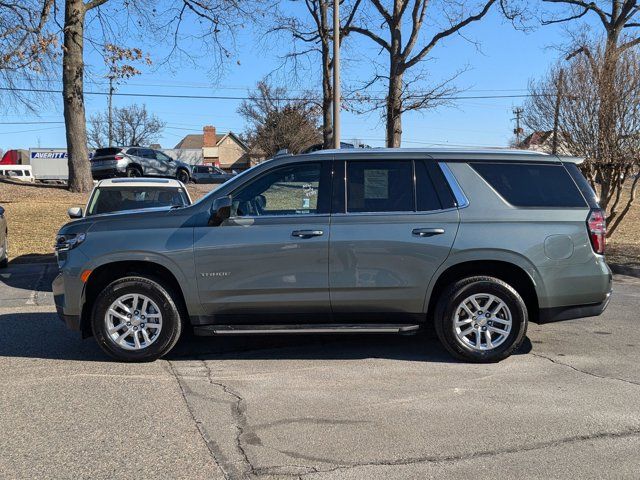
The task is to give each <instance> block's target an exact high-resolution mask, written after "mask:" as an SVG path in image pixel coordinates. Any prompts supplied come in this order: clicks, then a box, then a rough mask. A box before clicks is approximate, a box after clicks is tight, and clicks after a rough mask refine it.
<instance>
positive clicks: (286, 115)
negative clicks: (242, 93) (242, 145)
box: [238, 81, 322, 158]
mask: <svg viewBox="0 0 640 480" xmlns="http://www.w3.org/2000/svg"><path fill="white" fill-rule="evenodd" d="M249 97H250V99H249V100H245V101H243V102H242V104H241V105H240V108H239V109H238V113H239V114H240V115H242V116H243V117H244V118H245V120H246V121H247V122H248V123H249V129H248V130H247V132H246V134H245V137H246V140H247V141H248V143H249V145H250V146H251V148H253V149H255V150H258V151H261V152H263V153H264V154H265V155H266V156H267V158H270V157H272V156H273V155H275V154H276V153H277V152H278V150H281V149H284V148H286V149H287V150H289V152H291V153H300V152H301V151H302V150H304V149H305V148H307V147H310V146H311V145H314V144H316V143H318V142H320V141H322V134H321V132H320V129H319V128H318V120H319V111H318V108H317V107H315V106H314V105H312V104H309V102H306V101H302V100H300V101H298V100H284V99H286V98H287V91H286V89H285V88H284V87H272V86H270V85H269V84H267V83H266V82H264V81H261V82H259V83H258V85H257V89H256V91H254V92H251V93H250V94H249Z"/></svg>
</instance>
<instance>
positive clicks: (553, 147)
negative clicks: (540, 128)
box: [551, 68, 564, 155]
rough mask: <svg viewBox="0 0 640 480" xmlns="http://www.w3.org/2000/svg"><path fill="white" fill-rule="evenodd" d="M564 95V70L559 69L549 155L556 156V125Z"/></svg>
mask: <svg viewBox="0 0 640 480" xmlns="http://www.w3.org/2000/svg"><path fill="white" fill-rule="evenodd" d="M563 93H564V68H561V69H560V73H559V74H558V86H557V91H556V106H555V109H554V111H553V137H552V141H551V153H552V154H554V155H557V154H558V123H559V120H560V106H561V104H562V95H563Z"/></svg>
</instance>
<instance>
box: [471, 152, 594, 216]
mask: <svg viewBox="0 0 640 480" xmlns="http://www.w3.org/2000/svg"><path fill="white" fill-rule="evenodd" d="M472 166H473V168H474V169H475V170H476V171H477V172H478V173H479V174H480V175H481V176H482V177H483V178H484V179H485V180H486V181H487V182H488V183H489V185H491V186H492V187H493V188H494V189H495V190H496V191H497V192H498V193H499V194H500V195H502V197H504V199H505V200H506V201H507V202H509V203H510V204H512V205H514V206H516V207H584V206H585V201H584V198H583V197H582V194H581V193H580V191H579V190H578V187H577V186H576V184H575V182H574V181H573V180H572V179H571V176H570V175H569V173H568V172H567V170H566V169H565V168H564V167H563V166H562V165H540V164H515V163H484V162H483V163H473V164H472Z"/></svg>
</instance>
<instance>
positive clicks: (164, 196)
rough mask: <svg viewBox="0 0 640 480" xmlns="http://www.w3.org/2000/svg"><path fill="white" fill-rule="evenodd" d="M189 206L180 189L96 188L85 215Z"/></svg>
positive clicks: (185, 196) (184, 194)
mask: <svg viewBox="0 0 640 480" xmlns="http://www.w3.org/2000/svg"><path fill="white" fill-rule="evenodd" d="M174 205H189V199H188V198H187V195H186V193H185V192H184V190H183V189H182V188H167V187H162V188H158V187H117V188H116V187H106V188H97V189H96V191H95V193H94V195H93V197H92V198H91V203H90V204H89V208H88V209H87V215H96V214H99V213H111V212H119V211H122V210H137V209H139V208H154V207H169V206H174Z"/></svg>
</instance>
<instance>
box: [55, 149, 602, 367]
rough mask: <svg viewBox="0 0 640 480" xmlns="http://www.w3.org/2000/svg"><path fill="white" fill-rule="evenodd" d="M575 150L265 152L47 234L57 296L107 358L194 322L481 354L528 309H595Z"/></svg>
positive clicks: (594, 221) (590, 203) (483, 358)
mask: <svg viewBox="0 0 640 480" xmlns="http://www.w3.org/2000/svg"><path fill="white" fill-rule="evenodd" d="M579 162H580V160H579V159H575V158H559V157H556V156H550V155H544V154H539V153H531V152H523V151H501V150H498V151H492V150H480V151H465V150H426V149H425V150H423V149H420V150H409V149H370V150H334V151H321V152H315V153H311V154H306V155H300V156H280V157H277V158H275V159H273V160H270V161H268V162H265V163H263V164H261V165H258V166H256V167H254V168H252V169H250V170H247V171H246V172H244V173H242V174H240V175H238V176H236V177H234V178H233V179H231V180H230V181H228V182H227V183H225V184H223V185H222V186H221V187H220V188H218V189H217V190H214V191H213V192H211V193H210V194H209V195H208V196H206V197H204V198H202V199H201V200H200V201H198V202H196V203H195V204H193V205H191V206H188V207H183V208H167V209H164V210H162V211H153V212H136V213H123V214H113V215H108V216H103V217H100V216H97V217H88V218H83V219H80V220H76V221H73V222H70V223H68V224H67V225H65V226H64V227H62V229H61V230H60V233H59V235H58V238H57V248H56V250H57V256H58V263H59V266H60V275H59V276H58V277H57V278H56V280H55V281H54V284H53V291H54V296H55V302H56V306H57V309H58V312H59V314H60V316H61V317H62V318H63V319H64V321H65V322H66V323H67V325H68V326H69V327H71V328H73V329H75V330H79V331H80V332H81V333H82V335H83V337H88V336H92V335H93V336H94V337H95V338H96V340H97V341H98V343H99V344H100V346H101V347H102V348H103V349H104V351H106V352H107V353H108V354H109V355H111V356H113V357H115V358H116V359H119V360H124V361H144V360H153V359H156V358H158V357H161V356H162V355H165V354H166V353H167V352H169V351H170V350H171V349H172V348H173V346H174V345H175V343H176V342H177V341H178V338H179V337H180V333H181V331H182V329H183V328H186V327H188V326H191V327H193V329H194V331H195V333H196V334H199V335H238V334H274V333H277V334H283V333H316V332H318V333H328V332H331V333H352V332H354V333H355V332H367V333H372V332H379V333H394V332H395V333H405V334H406V333H415V332H416V331H418V330H419V329H422V328H423V327H427V326H431V325H433V326H434V327H435V330H436V332H437V334H438V336H439V338H440V340H441V341H442V343H443V345H444V346H445V347H446V348H447V350H448V351H449V352H451V354H453V355H454V356H455V357H457V358H460V359H463V360H466V361H472V362H492V361H498V360H501V359H503V358H506V357H508V356H509V355H510V354H511V353H513V352H514V351H515V350H516V349H518V347H519V346H520V345H521V343H522V341H523V339H524V336H525V333H526V331H527V324H528V322H529V321H530V320H531V321H535V322H540V323H544V322H550V321H556V320H564V319H570V318H577V317H587V316H593V315H599V314H600V313H602V311H603V310H604V309H605V307H606V305H607V302H608V301H609V297H610V294H611V279H612V277H611V272H610V270H609V268H608V267H607V264H606V263H605V260H604V256H603V254H604V240H605V233H606V232H605V222H604V217H603V214H602V211H601V210H600V208H599V207H598V204H597V200H596V197H595V195H594V192H593V191H592V190H591V188H590V187H589V185H588V183H587V182H586V180H585V179H584V177H583V176H582V175H581V174H580V172H579V170H578V167H577V165H576V164H577V163H579Z"/></svg>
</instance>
